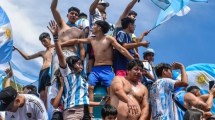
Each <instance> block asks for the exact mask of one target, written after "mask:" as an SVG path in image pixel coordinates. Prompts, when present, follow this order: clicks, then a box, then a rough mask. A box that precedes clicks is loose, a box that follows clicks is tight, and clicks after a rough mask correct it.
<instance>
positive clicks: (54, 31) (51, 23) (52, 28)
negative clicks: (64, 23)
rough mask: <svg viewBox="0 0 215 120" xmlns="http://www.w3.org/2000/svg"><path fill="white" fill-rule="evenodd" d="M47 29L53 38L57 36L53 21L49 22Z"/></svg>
mask: <svg viewBox="0 0 215 120" xmlns="http://www.w3.org/2000/svg"><path fill="white" fill-rule="evenodd" d="M47 28H48V29H49V31H50V32H51V33H52V35H53V36H57V35H58V26H57V24H56V22H55V21H54V20H51V21H50V22H49V26H47Z"/></svg>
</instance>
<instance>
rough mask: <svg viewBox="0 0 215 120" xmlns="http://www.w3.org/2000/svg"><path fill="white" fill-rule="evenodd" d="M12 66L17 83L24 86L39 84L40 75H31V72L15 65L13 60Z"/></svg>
mask: <svg viewBox="0 0 215 120" xmlns="http://www.w3.org/2000/svg"><path fill="white" fill-rule="evenodd" d="M11 67H12V70H13V76H14V79H15V82H16V83H18V84H20V85H22V86H25V85H29V84H33V85H35V86H38V84H37V82H38V77H36V76H33V75H30V74H29V73H26V72H23V71H22V70H20V69H19V68H18V67H17V66H15V65H14V64H13V63H12V62H11Z"/></svg>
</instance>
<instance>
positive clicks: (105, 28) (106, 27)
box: [95, 20, 110, 34]
mask: <svg viewBox="0 0 215 120" xmlns="http://www.w3.org/2000/svg"><path fill="white" fill-rule="evenodd" d="M95 24H97V25H99V26H101V28H102V32H103V33H104V34H105V33H107V32H108V31H109V29H110V25H109V23H108V22H106V21H103V20H97V21H96V22H95Z"/></svg>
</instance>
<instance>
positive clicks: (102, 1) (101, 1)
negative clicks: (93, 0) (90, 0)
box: [99, 0, 110, 7]
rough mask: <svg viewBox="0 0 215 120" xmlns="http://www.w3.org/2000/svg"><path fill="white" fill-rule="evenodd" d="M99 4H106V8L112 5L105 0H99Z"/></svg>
mask: <svg viewBox="0 0 215 120" xmlns="http://www.w3.org/2000/svg"><path fill="white" fill-rule="evenodd" d="M99 4H104V5H105V6H106V7H108V6H109V5H110V4H109V3H108V2H105V1H104V0H99Z"/></svg>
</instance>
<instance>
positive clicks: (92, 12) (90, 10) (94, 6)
mask: <svg viewBox="0 0 215 120" xmlns="http://www.w3.org/2000/svg"><path fill="white" fill-rule="evenodd" d="M98 3H99V0H94V2H93V3H92V4H91V5H90V9H89V12H90V15H92V14H94V13H95V10H96V7H97V5H98Z"/></svg>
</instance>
